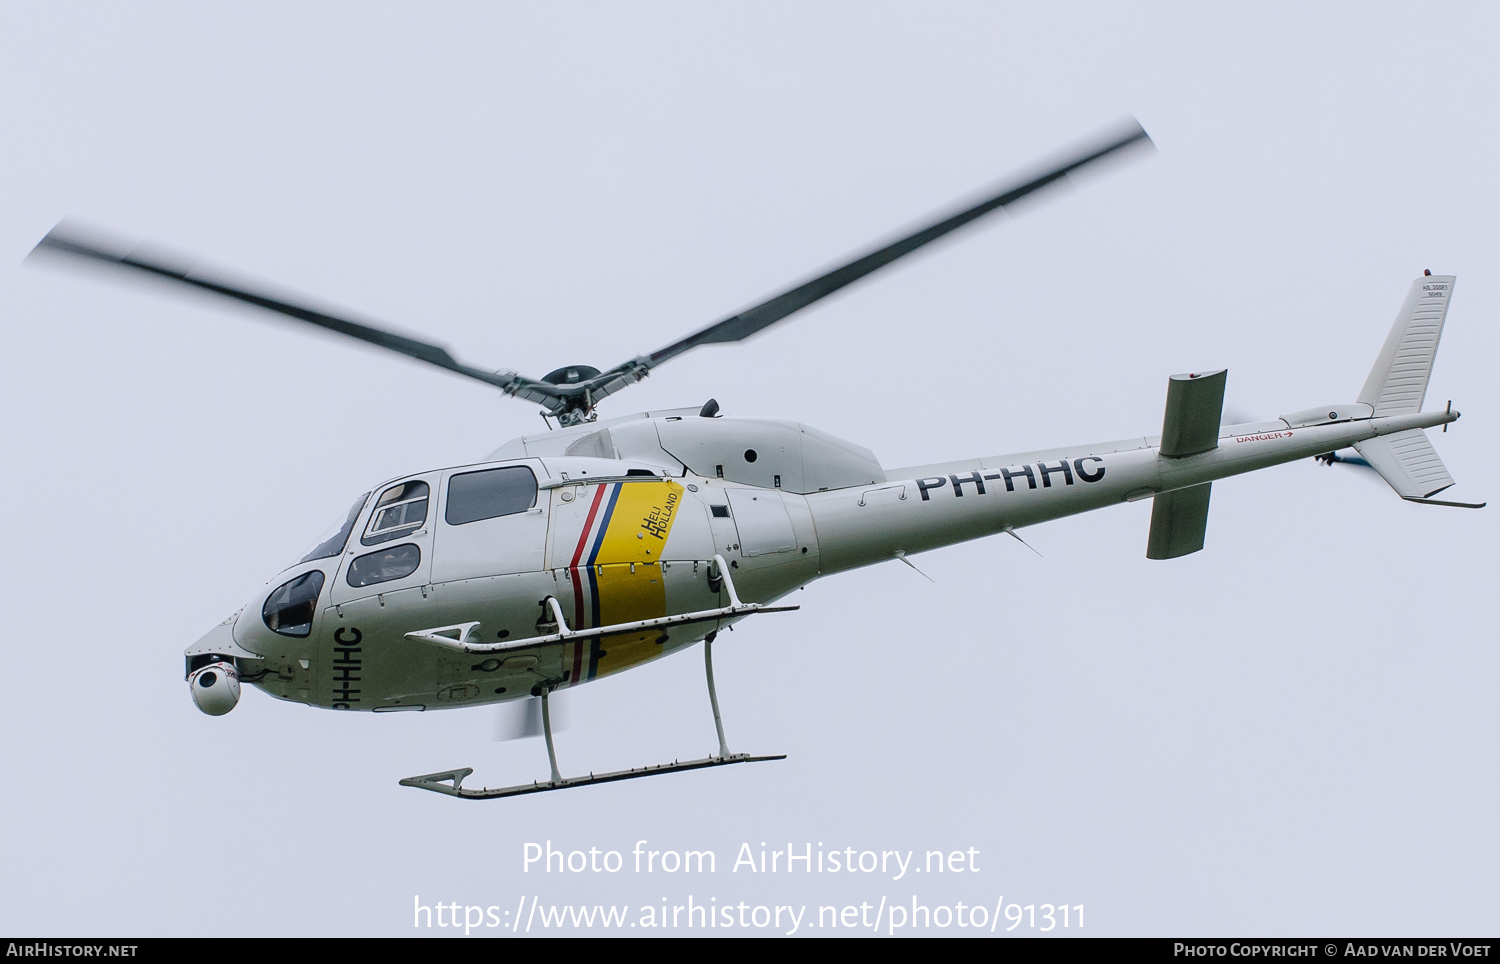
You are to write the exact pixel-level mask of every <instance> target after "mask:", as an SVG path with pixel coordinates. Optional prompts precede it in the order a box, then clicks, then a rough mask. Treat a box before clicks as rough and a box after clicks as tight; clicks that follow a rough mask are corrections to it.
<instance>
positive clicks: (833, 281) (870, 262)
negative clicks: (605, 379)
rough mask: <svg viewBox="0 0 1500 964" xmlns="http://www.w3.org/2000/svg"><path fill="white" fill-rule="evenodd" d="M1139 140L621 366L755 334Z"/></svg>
mask: <svg viewBox="0 0 1500 964" xmlns="http://www.w3.org/2000/svg"><path fill="white" fill-rule="evenodd" d="M1138 143H1145V144H1150V143H1151V137H1150V136H1149V135H1148V134H1147V133H1146V131H1145V130H1144V129H1143V128H1142V127H1141V125H1140V124H1139V123H1136V122H1135V121H1131V123H1130V125H1129V127H1127V128H1126V129H1125V130H1124V131H1122V132H1121V133H1118V134H1114V135H1111V136H1110V137H1109V138H1108V139H1107V140H1105V141H1104V142H1103V143H1100V144H1098V145H1096V146H1093V147H1090V148H1088V149H1086V150H1084V151H1082V152H1080V153H1078V154H1076V155H1074V156H1072V157H1070V158H1069V159H1068V160H1066V161H1063V162H1061V163H1059V164H1057V165H1056V166H1054V167H1052V168H1051V169H1049V170H1047V171H1046V172H1044V173H1042V174H1039V175H1037V176H1035V177H1033V178H1031V179H1029V180H1027V181H1026V182H1025V183H1023V184H1019V185H1015V186H1013V187H1008V188H1006V189H1005V190H1003V191H1001V192H999V193H997V194H994V195H991V196H990V197H988V198H986V199H984V200H983V201H980V202H979V203H978V204H975V205H973V206H971V207H968V208H965V209H964V210H962V211H959V212H957V213H955V214H950V215H948V216H946V217H944V218H943V219H941V220H940V221H937V222H936V223H934V224H931V225H929V226H927V227H925V228H922V229H921V230H919V231H916V232H913V233H912V234H909V235H907V236H906V237H904V238H901V239H900V240H898V241H893V242H891V243H890V244H887V245H885V246H884V247H881V248H877V249H875V250H874V251H871V252H870V253H868V254H865V255H862V256H861V257H858V258H856V259H854V260H853V261H850V262H849V263H847V264H844V265H840V266H839V267H837V268H834V269H833V270H832V271H829V272H827V273H825V274H822V275H819V276H818V277H816V278H813V279H811V280H810V281H806V282H803V283H802V284H800V285H798V286H796V287H795V288H792V289H790V290H789V291H784V292H782V293H781V294H779V295H777V296H776V297H774V298H772V299H770V300H769V301H765V302H762V303H761V304H758V305H756V306H755V307H753V308H748V309H746V310H745V311H742V312H740V313H739V314H737V315H733V316H731V317H729V318H725V319H724V320H723V321H719V322H716V323H714V324H712V325H709V326H708V327H707V328H704V329H702V330H700V331H697V332H694V333H693V334H691V335H688V336H687V337H686V338H684V339H682V340H681V341H678V342H674V343H673V344H670V345H668V346H667V347H665V348H663V349H661V350H660V351H655V352H652V353H651V354H650V355H647V356H646V357H645V358H643V359H636V360H635V361H634V362H626V363H625V365H622V366H620V367H621V369H625V368H628V367H630V366H632V365H636V366H640V365H642V364H644V365H645V366H646V367H654V366H656V365H660V364H661V363H662V362H664V361H666V360H667V359H669V358H674V357H676V356H678V355H680V354H682V353H683V352H685V351H688V350H690V349H693V348H697V347H698V346H699V345H711V344H717V343H721V342H733V341H741V340H743V339H745V338H749V337H750V336H751V335H754V334H755V333H757V332H759V331H762V330H764V329H766V328H769V327H770V326H771V325H774V324H776V322H778V321H781V320H782V319H783V318H786V317H787V316H788V315H791V314H793V313H795V312H798V311H801V310H802V309H803V308H806V307H807V306H808V305H811V304H812V303H814V302H816V301H818V300H820V299H822V298H826V297H828V296H829V295H831V294H833V293H834V292H836V291H838V290H839V289H841V288H844V287H846V286H847V285H850V284H853V283H854V282H856V281H858V280H859V279H861V278H863V277H864V276H865V275H868V274H870V273H871V272H873V271H877V270H879V269H881V268H883V267H885V266H886V265H888V264H890V263H891V262H892V261H895V260H896V259H898V258H903V257H905V256H906V255H908V254H911V253H912V252H913V251H916V250H917V249H918V248H921V247H923V246H924V245H928V244H931V243H932V242H934V241H936V240H937V239H938V238H941V237H943V236H944V235H945V234H948V233H950V232H952V231H956V230H957V229H959V228H961V227H963V226H964V225H966V224H968V223H969V222H970V221H974V220H976V219H978V218H982V217H984V216H985V215H986V214H989V213H990V212H992V211H995V210H998V209H1000V208H1003V207H1005V206H1007V205H1009V204H1014V203H1015V202H1016V201H1019V200H1021V199H1022V198H1024V197H1026V196H1027V195H1028V194H1033V193H1035V192H1037V191H1039V190H1041V189H1042V188H1044V187H1046V186H1047V185H1049V184H1052V183H1054V182H1056V181H1060V180H1062V179H1063V178H1065V177H1067V176H1068V175H1069V174H1071V173H1072V172H1074V171H1076V170H1079V169H1080V168H1083V167H1087V166H1088V165H1090V164H1092V163H1094V162H1095V161H1098V160H1100V159H1102V158H1105V157H1108V156H1109V155H1111V154H1113V153H1115V152H1116V151H1119V150H1122V149H1124V148H1126V147H1129V146H1131V145H1133V144H1138ZM632 380H634V379H632Z"/></svg>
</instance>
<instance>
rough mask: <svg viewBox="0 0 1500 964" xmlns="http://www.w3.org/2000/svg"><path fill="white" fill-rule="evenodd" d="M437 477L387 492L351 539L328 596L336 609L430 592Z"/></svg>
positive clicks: (411, 481) (394, 486)
mask: <svg viewBox="0 0 1500 964" xmlns="http://www.w3.org/2000/svg"><path fill="white" fill-rule="evenodd" d="M437 482H438V476H437V475H436V474H432V475H427V476H417V477H414V478H410V479H405V480H403V481H400V482H396V483H393V484H392V485H388V486H386V487H385V488H384V489H382V490H380V492H379V493H378V494H377V495H376V497H375V500H374V504H373V508H371V509H370V510H369V511H368V514H367V515H366V516H365V517H364V518H362V519H361V520H360V524H359V526H358V528H356V529H355V531H354V533H353V534H352V535H351V536H350V539H349V545H348V547H347V548H346V549H345V550H344V558H343V560H342V561H341V562H340V564H339V569H338V574H337V576H336V577H335V578H334V582H333V586H332V587H331V588H330V590H329V597H328V598H329V601H330V602H332V603H334V604H335V605H338V604H342V603H347V602H351V601H353V600H356V599H364V598H366V597H368V596H375V595H383V594H386V593H393V592H399V591H401V590H403V589H413V588H416V587H420V586H426V585H428V584H429V583H431V581H432V546H433V515H434V512H433V506H435V505H436V503H437V499H436V498H435V496H436V491H435V490H436V488H437Z"/></svg>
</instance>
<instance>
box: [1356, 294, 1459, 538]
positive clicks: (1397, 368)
mask: <svg viewBox="0 0 1500 964" xmlns="http://www.w3.org/2000/svg"><path fill="white" fill-rule="evenodd" d="M1453 282H1454V276H1453V275H1441V274H1430V273H1429V274H1426V275H1423V276H1422V277H1420V278H1418V279H1417V280H1416V281H1413V282H1412V284H1411V291H1410V292H1409V293H1408V294H1407V296H1406V303H1405V304H1403V305H1402V306H1401V312H1400V314H1398V315H1397V316H1396V323H1395V324H1394V325H1392V326H1391V333H1390V334H1389V335H1388V336H1386V339H1385V346H1384V347H1383V348H1381V350H1380V355H1379V357H1377V358H1376V359H1375V367H1374V368H1372V369H1370V377H1369V378H1367V379H1365V387H1364V390H1363V391H1361V392H1360V393H1359V400H1360V401H1361V402H1362V403H1364V404H1366V405H1369V406H1370V407H1371V408H1372V409H1374V412H1373V414H1374V416H1375V417H1380V416H1382V415H1408V414H1413V413H1416V412H1420V411H1421V410H1422V400H1423V399H1424V398H1425V397H1426V395H1427V382H1428V381H1429V380H1430V379H1431V378H1432V363H1433V361H1434V359H1436V357H1437V350H1438V341H1439V340H1440V339H1441V338H1442V336H1443V320H1444V319H1445V318H1446V317H1447V315H1448V302H1449V300H1450V299H1451V298H1452V296H1453ZM1354 448H1355V449H1356V450H1357V451H1358V452H1359V454H1360V455H1362V456H1364V458H1365V461H1367V462H1369V463H1370V467H1371V468H1373V469H1374V470H1375V471H1377V472H1379V473H1380V477H1381V478H1383V479H1385V481H1386V483H1387V484H1388V485H1390V487H1391V488H1393V489H1395V490H1396V494H1397V495H1399V496H1401V498H1403V499H1406V500H1408V501H1411V502H1427V503H1430V504H1433V505H1451V506H1459V507H1462V508H1468V509H1479V508H1483V507H1484V503H1479V504H1474V503H1469V502H1444V501H1442V500H1439V499H1434V498H1432V496H1434V495H1436V494H1438V493H1439V492H1441V491H1443V490H1444V489H1446V488H1448V487H1449V486H1451V485H1452V484H1453V476H1451V475H1449V474H1448V470H1447V469H1446V468H1444V467H1443V460H1442V459H1440V458H1438V454H1437V452H1435V451H1434V450H1433V448H1432V441H1431V440H1430V439H1428V437H1427V433H1426V432H1425V431H1423V430H1422V429H1419V428H1414V429H1408V430H1406V431H1404V432H1396V433H1395V434H1392V435H1382V436H1379V437H1377V438H1372V439H1366V440H1364V441H1363V442H1355V443H1354Z"/></svg>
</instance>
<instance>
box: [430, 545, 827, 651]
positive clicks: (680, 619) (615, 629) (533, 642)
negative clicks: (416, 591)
mask: <svg viewBox="0 0 1500 964" xmlns="http://www.w3.org/2000/svg"><path fill="white" fill-rule="evenodd" d="M713 563H714V566H715V567H716V568H717V570H718V572H719V573H720V575H721V578H722V579H723V585H724V589H725V590H726V591H728V593H729V605H727V606H720V607H719V608H717V609H703V610H699V611H698V612H691V613H678V614H677V615H675V616H659V617H657V618H656V619H637V620H635V621H633V622H628V623H613V624H611V625H609V626H596V627H594V628H592V629H573V628H572V627H570V626H569V625H568V618H567V617H566V616H565V615H563V610H562V604H561V603H560V602H558V601H557V597H556V596H548V597H546V598H545V599H543V600H542V604H543V605H545V606H546V607H547V609H548V611H549V612H550V613H551V615H552V618H553V620H555V621H556V622H557V632H555V633H548V634H547V635H545V636H531V637H529V638H527V639H516V640H506V641H505V642H501V643H481V642H477V641H476V637H475V636H474V631H475V630H476V629H478V628H479V625H480V624H479V623H477V622H467V623H455V624H453V625H452V626H438V627H436V628H434V629H420V630H417V631H416V632H411V633H407V634H406V638H407V639H410V640H415V641H416V642H421V643H431V644H432V645H434V646H441V647H443V648H444V649H456V650H458V651H459V652H461V653H506V652H512V651H514V650H520V649H530V648H532V647H534V646H550V645H552V644H553V643H565V642H567V641H569V640H573V639H595V638H597V637H600V636H613V635H615V634H617V633H638V632H641V631H643V630H647V629H666V628H667V627H669V626H682V625H685V624H688V623H709V622H718V621H719V620H722V619H737V618H739V617H741V616H753V615H755V614H757V613H788V612H792V611H793V610H795V609H798V608H800V607H797V606H765V605H762V604H760V603H747V602H741V601H740V597H739V593H737V592H736V591H735V588H734V580H733V579H731V578H730V576H729V565H728V564H727V563H726V562H725V561H724V557H723V556H721V555H715V556H714V558H713ZM710 572H712V570H710ZM450 634H451V635H450Z"/></svg>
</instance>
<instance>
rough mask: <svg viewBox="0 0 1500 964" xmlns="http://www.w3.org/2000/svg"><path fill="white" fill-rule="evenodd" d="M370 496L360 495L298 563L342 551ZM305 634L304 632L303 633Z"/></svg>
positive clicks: (329, 556) (326, 556)
mask: <svg viewBox="0 0 1500 964" xmlns="http://www.w3.org/2000/svg"><path fill="white" fill-rule="evenodd" d="M369 498H370V493H368V492H366V493H365V494H364V495H362V496H360V497H359V499H358V500H357V501H356V502H355V503H354V505H353V507H352V508H350V509H349V515H348V517H347V518H345V519H344V524H343V525H341V526H338V527H337V528H333V527H330V528H329V529H328V530H327V531H325V532H324V533H323V535H321V536H319V537H318V544H317V545H315V546H313V547H312V549H311V550H310V551H309V552H308V553H307V555H305V556H303V557H302V558H301V559H298V560H297V562H298V563H303V562H312V561H313V560H314V559H328V558H331V557H333V556H336V555H338V554H339V553H341V552H343V551H344V545H345V543H347V542H348V541H349V533H351V532H353V531H354V523H355V521H356V520H358V519H359V513H360V511H361V510H362V509H364V507H365V501H366V500H367V499H369ZM304 635H306V634H304Z"/></svg>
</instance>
